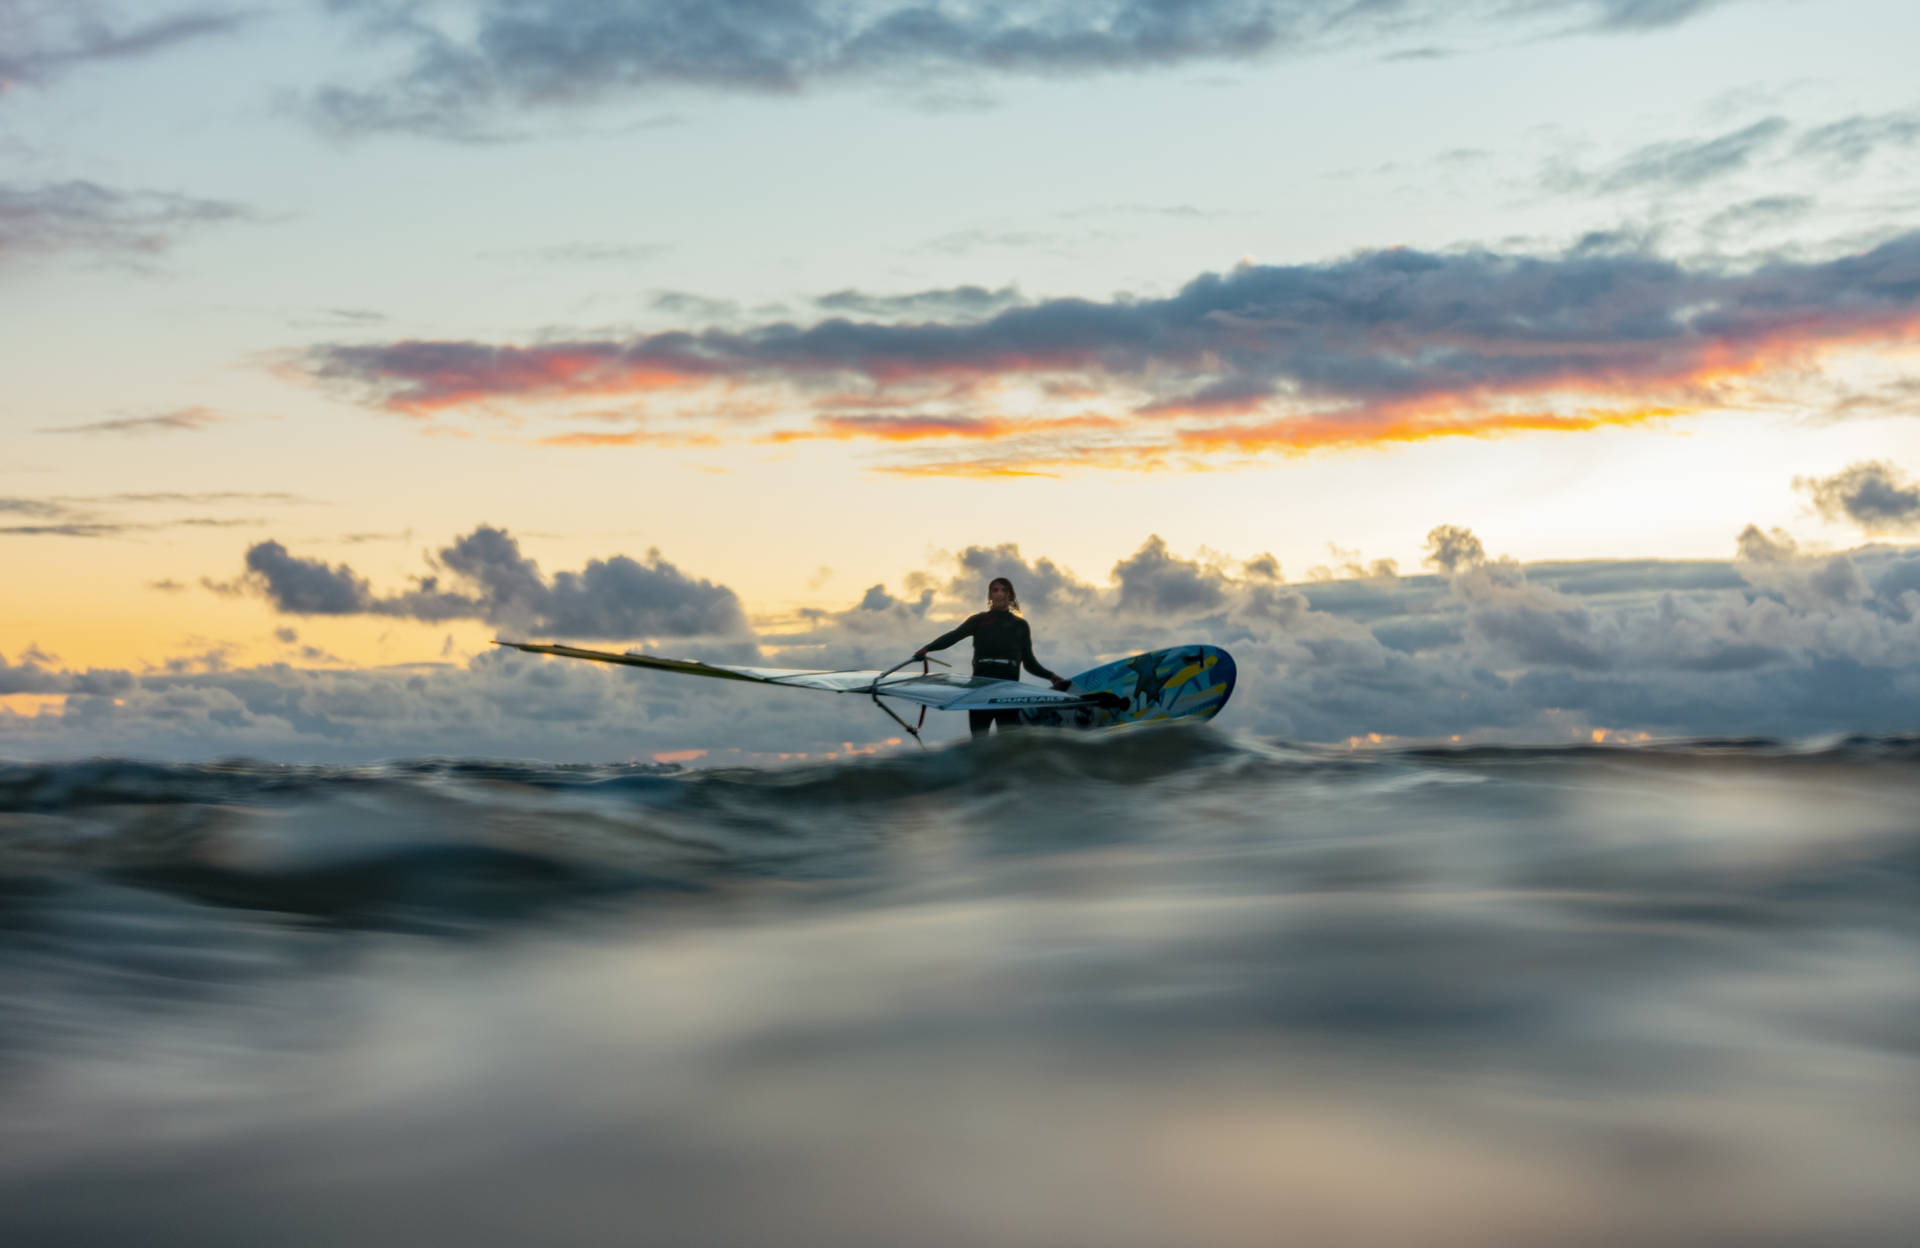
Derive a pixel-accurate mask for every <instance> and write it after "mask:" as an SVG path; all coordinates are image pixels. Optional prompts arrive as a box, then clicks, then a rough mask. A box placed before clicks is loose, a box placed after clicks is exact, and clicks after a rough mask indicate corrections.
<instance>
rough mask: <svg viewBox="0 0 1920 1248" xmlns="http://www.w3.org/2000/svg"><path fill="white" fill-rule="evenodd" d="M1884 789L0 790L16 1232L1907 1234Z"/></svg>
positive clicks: (1091, 777) (1674, 764)
mask: <svg viewBox="0 0 1920 1248" xmlns="http://www.w3.org/2000/svg"><path fill="white" fill-rule="evenodd" d="M1917 762H1920V741H1914V740H1855V741H1827V742H1819V743H1811V744H1804V743H1803V744H1780V743H1770V742H1717V743H1715V742H1709V743H1694V744H1690V745H1685V746H1665V747H1655V748H1641V749H1632V750H1627V749H1609V748H1598V747H1596V748H1590V749H1466V750H1448V751H1403V752H1373V753H1365V754H1346V753H1334V752H1326V751H1314V750H1303V749H1297V748H1291V747H1287V746H1283V745H1278V744H1274V743H1269V742H1261V741H1255V740H1249V739H1246V738H1240V737H1234V736H1232V735H1229V734H1227V733H1224V732H1221V731H1219V730H1216V729H1213V728H1192V727H1187V726H1175V727H1172V728H1169V729H1167V730H1162V731H1138V732H1133V733H1118V734H1109V735H1104V736H1100V735H1096V736H1087V737H1075V736H1054V735H1049V734H1044V733H1033V734H1028V735H1026V736H1019V735H1013V736H1009V737H1005V738H997V739H993V740H990V741H988V742H986V743H985V744H984V745H982V746H977V747H976V746H966V747H959V748H953V749H948V750H944V751H939V752H935V753H931V754H926V755H916V756H894V757H887V758H884V759H879V760H858V761H851V762H843V763H835V764H828V765H821V766H815V767H801V768H793V769H784V770H766V771H753V770H735V771H723V770H716V771H704V772H675V771H672V770H671V769H662V768H641V767H547V766H536V765H513V764H499V763H485V762H465V761H449V760H433V761H422V762H410V763H397V764H388V765H383V766H378V767H365V768H320V767H309V768H300V767H274V766H264V765H257V764H249V763H232V764H222V765H215V766H197V767H194V766H166V765H156V764H149V763H140V762H134V761H127V760H112V759H99V760H90V761H85V762H74V763H66V764H58V765H32V766H28V765H0V986H3V989H4V990H3V991H0V1108H3V1109H4V1113H0V1242H7V1243H42V1242H47V1243H51V1242H58V1243H69V1244H84V1243H103V1244H104V1243H133V1242H139V1243H145V1244H156V1243H157V1244H175V1243H177V1244H249V1245H256V1244H260V1243H275V1244H337V1243H370V1242H398V1241H402V1240H408V1241H412V1240H420V1239H424V1240H426V1241H428V1242H464V1243H469V1244H477V1245H490V1244H519V1243H528V1242H541V1243H561V1244H566V1243H580V1244H600V1243H660V1244H672V1245H708V1244H712V1245H721V1244H726V1245H738V1244H751V1243H771V1242H778V1243H780V1244H783V1245H869V1244H871V1245H882V1244H886V1245H894V1244H915V1245H973V1244H982V1245H984V1244H1023V1245H1024V1244H1033V1245H1051V1244H1061V1245H1067V1244H1075V1245H1078V1244H1086V1245H1116V1246H1129V1245H1212V1244H1219V1245H1242V1244H1246V1245H1254V1244H1259V1245H1271V1244H1276V1243H1302V1244H1317V1243H1341V1244H1375V1243H1378V1244H1409V1243H1420V1244H1462V1245H1467V1244H1473V1245H1482V1244H1515V1245H1520V1244H1528V1245H1531V1244H1540V1243H1545V1242H1552V1243H1556V1244H1588V1243H1591V1244H1602V1243H1608V1244H1611V1243H1618V1242H1620V1241H1621V1240H1623V1239H1629V1240H1633V1241H1636V1242H1643V1243H1684V1244H1695V1243H1697V1244H1729V1245H1732V1244H1741V1245H1751V1244H1888V1245H1893V1244H1909V1243H1912V1242H1913V1234H1914V1232H1913V1227H1914V1226H1915V1225H1920V1183H1917V1182H1916V1181H1915V1180H1916V1175H1920V1166H1917V1165H1916V1159H1917V1158H1920V905H1917V904H1916V903H1920V769H1917V768H1916V763H1917Z"/></svg>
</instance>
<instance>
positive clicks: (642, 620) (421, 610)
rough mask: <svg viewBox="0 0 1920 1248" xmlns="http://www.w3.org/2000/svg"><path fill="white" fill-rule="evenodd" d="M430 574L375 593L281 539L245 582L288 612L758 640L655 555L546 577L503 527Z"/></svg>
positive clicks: (477, 534) (709, 590)
mask: <svg viewBox="0 0 1920 1248" xmlns="http://www.w3.org/2000/svg"><path fill="white" fill-rule="evenodd" d="M431 562H432V565H433V567H434V569H435V571H434V573H433V574H431V575H425V576H421V577H419V578H417V579H416V581H415V583H414V584H413V586H412V587H411V588H409V589H407V590H405V591H403V592H400V593H393V594H384V595H383V594H377V593H375V592H374V590H373V588H372V586H371V584H370V583H369V582H368V581H367V579H366V578H365V577H362V576H361V575H359V574H358V573H356V572H355V571H354V570H353V569H352V568H351V567H349V566H348V565H346V564H344V563H341V564H333V565H329V564H327V563H326V562H325V561H324V560H319V559H310V558H303V557H301V556H297V555H294V554H292V553H290V552H289V551H288V550H287V548H286V547H285V546H283V545H281V544H280V543H279V542H277V541H265V542H258V543H255V544H254V545H253V546H250V547H248V548H247V553H246V578H245V581H244V582H243V584H246V585H250V586H251V587H252V588H254V589H256V590H257V591H258V592H259V593H261V594H262V595H263V596H264V597H265V598H266V599H267V601H268V602H270V603H271V604H272V605H273V607H274V609H275V610H277V611H281V612H284V613H286V614H289V615H385V616H394V617H398V618H402V619H411V620H420V621H424V622H427V623H437V622H441V621H445V620H459V619H469V620H481V621H484V622H486V623H488V624H493V625H496V626H499V627H502V628H517V629H529V630H533V631H536V632H540V633H543V634H550V635H553V636H557V637H574V638H626V639H637V638H663V637H673V638H685V637H719V638H729V639H733V640H734V641H738V640H739V639H741V638H744V637H746V636H748V635H749V634H750V631H751V630H750V629H749V628H748V627H747V622H746V616H745V614H744V613H743V612H742V610H741V608H740V600H739V598H738V597H736V596H735V594H734V592H733V591H732V590H731V589H728V588H727V587H726V586H724V585H716V584H714V583H713V582H712V581H707V580H698V579H695V578H693V577H690V576H688V575H686V574H685V573H683V572H681V571H680V569H678V568H676V567H674V565H672V564H671V563H668V562H666V561H665V560H664V559H662V558H661V557H660V552H659V551H657V550H653V551H649V552H648V553H647V556H646V558H645V559H644V560H636V559H632V558H629V557H627V556H626V555H614V556H611V557H610V558H607V559H592V560H589V561H588V562H587V564H586V566H585V567H584V568H582V569H581V570H580V571H578V572H571V571H562V572H556V573H554V574H553V575H552V576H551V577H549V576H547V575H545V574H544V573H542V572H541V571H540V567H539V565H538V564H537V563H535V562H534V561H533V560H532V559H529V558H527V556H525V555H524V554H522V553H521V551H520V544H519V542H518V541H517V540H515V539H514V537H513V536H512V535H511V534H509V533H508V532H506V531H505V530H504V529H496V528H493V527H491V526H489V525H484V524H483V525H480V526H479V527H477V528H476V529H474V530H473V532H471V533H468V534H466V535H464V536H462V537H459V538H456V539H455V540H454V541H453V542H452V543H451V544H449V545H447V546H445V547H443V548H442V549H441V550H440V551H439V552H438V554H437V555H436V556H435V557H434V558H433V559H432V561H431Z"/></svg>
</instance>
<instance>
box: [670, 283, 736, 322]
mask: <svg viewBox="0 0 1920 1248" xmlns="http://www.w3.org/2000/svg"><path fill="white" fill-rule="evenodd" d="M651 302H652V304H653V306H654V308H655V309H657V310H659V311H661V312H665V313H667V314H668V315H670V316H682V317H686V318H688V319H690V320H696V321H730V320H733V319H734V318H735V317H737V316H739V315H740V312H741V308H740V305H739V303H738V302H736V301H734V300H732V299H713V298H709V297H708V296H706V295H696V294H693V293H691V292H689V291H684V290H662V291H657V292H655V294H654V296H653V299H652V301H651Z"/></svg>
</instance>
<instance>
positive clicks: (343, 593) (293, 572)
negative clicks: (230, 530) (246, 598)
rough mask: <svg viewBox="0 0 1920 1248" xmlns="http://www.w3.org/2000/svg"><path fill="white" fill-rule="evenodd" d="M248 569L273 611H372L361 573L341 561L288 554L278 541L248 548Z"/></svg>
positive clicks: (338, 613) (369, 595) (370, 589)
mask: <svg viewBox="0 0 1920 1248" xmlns="http://www.w3.org/2000/svg"><path fill="white" fill-rule="evenodd" d="M247 571H248V572H249V573H251V574H252V575H253V576H255V577H257V578H259V581H260V584H261V585H262V587H263V588H264V590H265V591H266V595H267V598H268V600H269V601H271V602H272V603H273V605H274V607H275V609H276V610H280V611H285V612H287V613H288V614H290V615H359V614H363V613H365V612H369V611H371V610H373V590H372V588H371V587H370V586H369V585H368V583H367V580H366V578H365V577H363V576H359V575H356V574H355V573H354V571H353V569H352V568H349V567H348V566H347V565H346V564H344V563H342V564H339V565H336V566H333V567H329V566H327V565H326V564H325V563H323V562H321V561H320V560H318V559H301V558H298V557H296V556H294V555H291V554H289V553H287V548H286V547H285V546H282V545H281V544H280V543H279V542H273V541H268V542H258V543H256V544H254V545H252V546H249V547H248V548H247Z"/></svg>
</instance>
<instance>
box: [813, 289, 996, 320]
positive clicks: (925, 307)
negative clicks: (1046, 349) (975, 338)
mask: <svg viewBox="0 0 1920 1248" xmlns="http://www.w3.org/2000/svg"><path fill="white" fill-rule="evenodd" d="M814 302H815V303H816V304H818V305H819V306H820V307H821V308H823V309H825V310H826V311H828V312H844V313H848V314H851V315H853V316H871V317H878V318H881V319H887V320H892V319H905V318H911V317H933V318H935V319H938V320H960V319H966V318H971V317H983V316H990V315H992V314H993V313H995V312H999V311H1003V310H1004V309H1007V308H1011V307H1016V306H1018V305H1019V304H1022V303H1024V302H1026V300H1025V298H1024V297H1022V295H1021V294H1020V291H1019V290H1018V288H1016V287H1013V286H1003V287H1001V288H1000V289H998V290H988V289H987V288H986V287H984V286H954V287H949V288H947V289H945V290H921V291H915V292H913V293H911V294H905V295H872V294H867V293H866V292H864V291H859V290H837V291H835V292H833V293H832V294H830V295H822V296H820V297H819V298H818V299H816V300H814Z"/></svg>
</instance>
